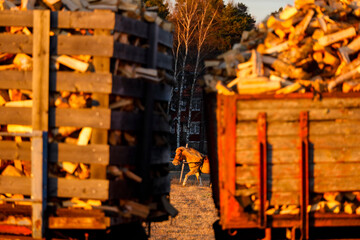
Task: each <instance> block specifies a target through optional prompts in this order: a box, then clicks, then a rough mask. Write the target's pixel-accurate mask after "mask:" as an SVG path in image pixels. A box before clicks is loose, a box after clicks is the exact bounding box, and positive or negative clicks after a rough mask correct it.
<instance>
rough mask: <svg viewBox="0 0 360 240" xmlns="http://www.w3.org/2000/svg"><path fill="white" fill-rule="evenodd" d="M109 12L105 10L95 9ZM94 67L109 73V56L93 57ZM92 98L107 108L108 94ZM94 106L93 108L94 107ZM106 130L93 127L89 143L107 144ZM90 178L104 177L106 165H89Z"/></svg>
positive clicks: (104, 32) (100, 32) (97, 31)
mask: <svg viewBox="0 0 360 240" xmlns="http://www.w3.org/2000/svg"><path fill="white" fill-rule="evenodd" d="M97 11H103V12H109V14H111V11H107V10H95V12H97ZM107 35H110V30H103V29H95V31H94V36H107ZM94 67H95V72H96V73H109V72H110V58H108V57H94ZM92 99H93V100H94V101H97V102H98V103H99V105H98V106H96V107H99V108H109V95H108V94H99V93H93V94H92ZM96 107H95V108H96ZM107 141H108V132H107V130H100V129H94V130H93V132H92V135H91V144H107ZM90 171H91V178H96V179H106V166H104V165H100V164H92V165H91V167H90Z"/></svg>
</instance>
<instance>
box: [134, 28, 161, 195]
mask: <svg viewBox="0 0 360 240" xmlns="http://www.w3.org/2000/svg"><path fill="white" fill-rule="evenodd" d="M148 37H149V50H148V56H147V58H148V59H147V64H146V65H147V67H148V68H156V63H157V52H158V37H159V26H158V25H157V24H155V23H152V24H150V25H149V36H148ZM145 89H146V91H145V96H144V99H143V102H144V105H145V111H144V119H143V132H142V145H141V147H142V149H141V155H140V159H139V161H138V162H137V168H138V169H139V170H140V171H139V172H140V176H141V177H142V178H143V182H142V185H141V196H142V198H145V199H146V198H148V196H149V195H150V194H151V189H150V187H151V185H150V175H149V169H150V160H151V148H152V135H153V115H154V96H153V94H154V85H153V84H151V83H149V82H146V83H145Z"/></svg>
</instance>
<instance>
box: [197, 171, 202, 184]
mask: <svg viewBox="0 0 360 240" xmlns="http://www.w3.org/2000/svg"><path fill="white" fill-rule="evenodd" d="M195 175H196V178H197V180H198V182H199V180H200V184H199V186H202V185H203V184H202V181H201V174H200V173H199V172H197V173H195Z"/></svg>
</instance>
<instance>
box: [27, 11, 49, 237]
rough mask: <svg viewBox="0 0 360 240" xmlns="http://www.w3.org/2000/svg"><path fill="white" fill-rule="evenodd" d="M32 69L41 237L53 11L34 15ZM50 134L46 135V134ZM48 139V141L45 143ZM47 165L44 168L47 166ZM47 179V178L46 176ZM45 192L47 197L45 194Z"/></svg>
mask: <svg viewBox="0 0 360 240" xmlns="http://www.w3.org/2000/svg"><path fill="white" fill-rule="evenodd" d="M33 26H34V31H33V34H34V41H33V44H34V45H33V58H32V60H33V72H32V90H33V98H32V102H33V106H32V128H33V131H34V132H38V133H39V135H40V136H34V137H33V138H32V139H31V169H32V172H31V175H32V178H31V198H32V199H34V200H36V201H40V202H35V203H33V204H32V218H31V221H32V236H33V237H34V238H42V237H43V230H44V221H43V217H44V214H43V213H44V211H45V209H43V205H44V206H46V204H47V203H46V201H44V197H45V198H46V193H47V192H46V189H44V187H45V186H47V185H46V177H47V174H46V173H45V174H44V172H46V171H47V169H46V165H45V166H44V165H43V162H44V159H46V155H45V154H46V152H47V150H46V148H47V145H46V143H47V141H48V139H47V138H45V139H43V135H42V133H43V132H47V131H48V129H49V123H48V121H49V117H48V112H49V65H50V39H49V35H50V10H36V11H34V18H33ZM46 136H47V135H46ZM44 142H45V143H44ZM44 168H45V169H44ZM44 178H45V179H44ZM44 195H45V196H44Z"/></svg>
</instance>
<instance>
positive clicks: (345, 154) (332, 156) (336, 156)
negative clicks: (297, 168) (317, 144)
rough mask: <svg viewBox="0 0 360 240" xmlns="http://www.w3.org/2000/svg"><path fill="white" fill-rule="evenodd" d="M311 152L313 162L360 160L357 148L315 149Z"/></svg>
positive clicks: (359, 151)
mask: <svg viewBox="0 0 360 240" xmlns="http://www.w3.org/2000/svg"><path fill="white" fill-rule="evenodd" d="M313 154H314V160H313V161H314V162H315V163H321V162H324V163H325V162H328V163H333V162H360V149H359V148H337V149H336V148H332V149H316V150H315V151H314V153H313Z"/></svg>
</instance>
